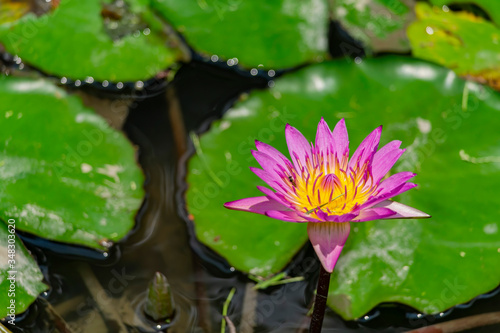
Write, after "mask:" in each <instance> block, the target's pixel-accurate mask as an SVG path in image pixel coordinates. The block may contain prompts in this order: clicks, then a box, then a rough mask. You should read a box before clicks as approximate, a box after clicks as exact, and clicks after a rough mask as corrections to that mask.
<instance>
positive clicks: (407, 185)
mask: <svg viewBox="0 0 500 333" xmlns="http://www.w3.org/2000/svg"><path fill="white" fill-rule="evenodd" d="M416 186H417V184H413V183H404V184H402V185H400V186H398V187H396V188H393V189H391V190H385V191H384V192H383V193H380V194H379V195H377V196H376V197H374V198H371V199H369V200H368V201H366V202H365V203H364V204H362V205H361V206H360V207H358V209H356V211H361V210H363V209H366V208H370V207H372V206H375V205H376V204H378V203H380V202H382V201H384V200H387V199H390V198H392V197H395V196H397V195H400V194H401V193H403V192H406V191H408V190H411V189H412V188H414V187H416Z"/></svg>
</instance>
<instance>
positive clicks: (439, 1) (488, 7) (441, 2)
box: [430, 0, 500, 25]
mask: <svg viewBox="0 0 500 333" xmlns="http://www.w3.org/2000/svg"><path fill="white" fill-rule="evenodd" d="M430 3H431V4H433V5H435V6H445V5H457V4H463V5H470V4H475V5H477V6H478V7H479V8H481V9H482V10H484V11H485V12H486V14H488V15H489V16H490V17H491V19H492V20H493V22H495V23H496V24H497V25H498V24H500V2H498V1H491V0H430Z"/></svg>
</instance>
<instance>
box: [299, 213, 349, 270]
mask: <svg viewBox="0 0 500 333" xmlns="http://www.w3.org/2000/svg"><path fill="white" fill-rule="evenodd" d="M349 231H350V226H349V222H346V223H335V222H323V223H308V224H307V233H308V234H309V240H310V241H311V244H312V246H313V248H314V251H315V252H316V254H317V255H318V258H319V260H320V261H321V264H322V265H323V267H324V268H325V270H326V271H327V272H330V273H331V272H333V268H334V267H335V264H336V263H337V259H338V258H339V256H340V252H342V249H343V248H344V244H345V242H346V240H347V237H348V236H349Z"/></svg>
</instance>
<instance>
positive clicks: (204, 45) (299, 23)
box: [151, 0, 328, 69]
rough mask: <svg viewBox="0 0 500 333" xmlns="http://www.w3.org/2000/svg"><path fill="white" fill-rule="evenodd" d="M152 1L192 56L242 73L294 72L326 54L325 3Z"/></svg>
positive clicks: (323, 0) (317, 0)
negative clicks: (204, 57)
mask: <svg viewBox="0 0 500 333" xmlns="http://www.w3.org/2000/svg"><path fill="white" fill-rule="evenodd" d="M151 2H152V4H151V6H152V7H153V8H154V9H155V10H157V11H158V12H159V13H160V14H161V15H162V16H163V17H164V19H165V20H167V21H168V22H170V23H171V24H172V25H173V26H174V27H175V28H176V29H177V30H178V31H179V32H180V33H181V34H183V35H184V36H185V38H186V40H187V42H188V44H190V45H191V46H192V47H193V48H194V49H195V50H196V51H198V52H200V53H203V54H206V55H207V56H212V55H217V56H218V57H219V58H221V59H223V60H229V59H233V58H237V59H238V64H239V65H241V66H243V67H246V68H252V67H255V68H257V67H259V66H263V67H264V68H268V69H270V68H272V69H278V68H288V67H294V66H297V65H300V64H303V63H305V62H311V61H315V60H317V59H319V58H322V57H323V56H325V54H326V50H327V27H328V9H327V0H304V1H286V0H274V1H264V2H263V1H244V0H184V1H178V0H151ZM233 63H234V59H233Z"/></svg>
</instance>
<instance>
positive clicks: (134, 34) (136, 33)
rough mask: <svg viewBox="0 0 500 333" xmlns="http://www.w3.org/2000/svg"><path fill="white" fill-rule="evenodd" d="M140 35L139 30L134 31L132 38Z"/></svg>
mask: <svg viewBox="0 0 500 333" xmlns="http://www.w3.org/2000/svg"><path fill="white" fill-rule="evenodd" d="M140 35H141V32H140V31H139V30H137V31H134V33H133V34H132V36H134V37H135V38H137V37H139V36H140Z"/></svg>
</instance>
